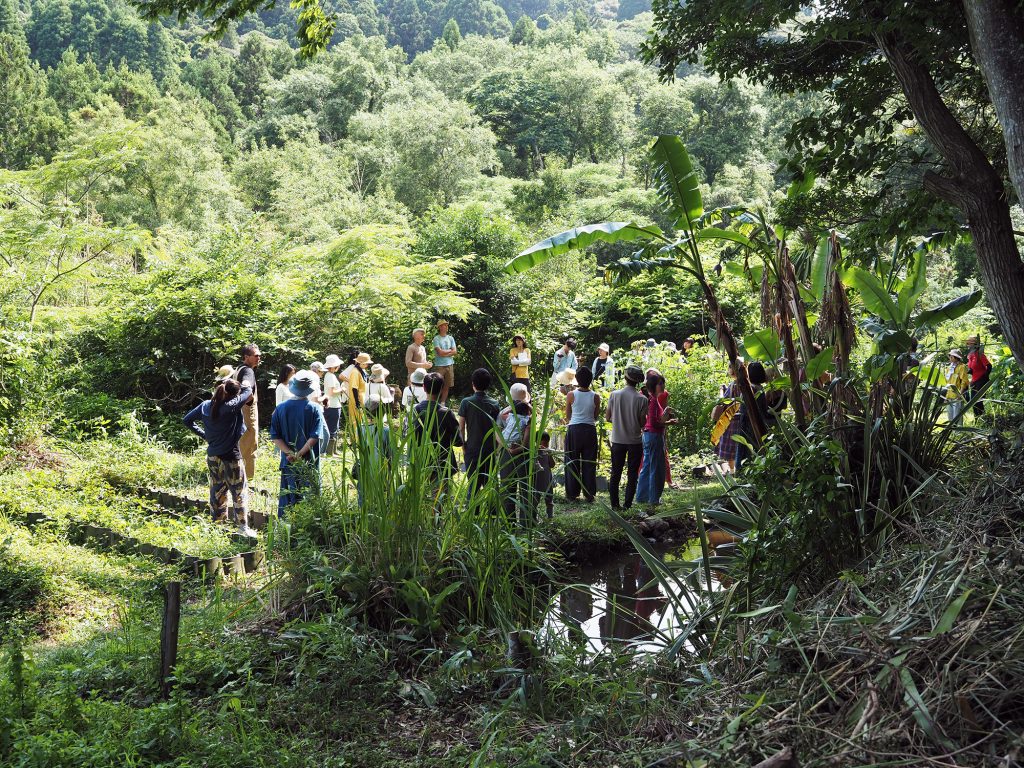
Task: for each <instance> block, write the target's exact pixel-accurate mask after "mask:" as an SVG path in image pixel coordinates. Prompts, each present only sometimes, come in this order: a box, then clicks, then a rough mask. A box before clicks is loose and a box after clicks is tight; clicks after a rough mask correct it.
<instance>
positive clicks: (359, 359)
mask: <svg viewBox="0 0 1024 768" xmlns="http://www.w3.org/2000/svg"><path fill="white" fill-rule="evenodd" d="M372 362H373V358H372V357H370V353H369V352H360V353H359V354H358V355H356V364H357V365H362V366H367V365H369V364H370V363H372Z"/></svg>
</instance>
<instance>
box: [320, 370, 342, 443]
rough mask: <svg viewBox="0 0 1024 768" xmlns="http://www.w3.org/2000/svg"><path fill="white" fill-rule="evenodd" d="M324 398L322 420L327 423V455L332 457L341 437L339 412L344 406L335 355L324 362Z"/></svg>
mask: <svg viewBox="0 0 1024 768" xmlns="http://www.w3.org/2000/svg"><path fill="white" fill-rule="evenodd" d="M324 368H326V369H327V372H326V373H325V374H324V397H325V398H326V399H327V405H326V406H325V407H324V419H325V420H326V422H327V431H328V433H329V435H328V438H327V455H328V456H334V455H335V454H336V453H337V452H338V439H339V438H340V437H341V434H340V433H341V411H342V408H343V406H344V403H343V402H342V396H343V395H344V394H345V388H344V387H342V386H341V380H340V379H339V378H338V371H339V370H341V358H340V357H338V356H337V355H328V356H327V359H326V360H324Z"/></svg>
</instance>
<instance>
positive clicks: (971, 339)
mask: <svg viewBox="0 0 1024 768" xmlns="http://www.w3.org/2000/svg"><path fill="white" fill-rule="evenodd" d="M980 343H981V339H979V338H978V337H977V336H968V337H967V346H969V347H975V346H977V345H978V344H980Z"/></svg>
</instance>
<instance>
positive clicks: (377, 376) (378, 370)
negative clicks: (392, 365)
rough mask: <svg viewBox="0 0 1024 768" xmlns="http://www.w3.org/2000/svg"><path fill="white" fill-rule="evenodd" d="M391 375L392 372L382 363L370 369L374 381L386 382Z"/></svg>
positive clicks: (375, 364)
mask: <svg viewBox="0 0 1024 768" xmlns="http://www.w3.org/2000/svg"><path fill="white" fill-rule="evenodd" d="M390 373H391V371H389V370H388V369H387V368H385V367H384V366H383V365H381V364H380V363H374V364H373V367H372V368H371V369H370V378H371V379H373V380H374V381H384V379H386V378H387V377H388V374H390Z"/></svg>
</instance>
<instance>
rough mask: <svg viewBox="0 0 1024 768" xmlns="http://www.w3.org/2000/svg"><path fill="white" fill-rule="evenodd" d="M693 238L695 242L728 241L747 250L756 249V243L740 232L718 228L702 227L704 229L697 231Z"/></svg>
mask: <svg viewBox="0 0 1024 768" xmlns="http://www.w3.org/2000/svg"><path fill="white" fill-rule="evenodd" d="M693 237H694V239H695V240H699V241H702V240H707V241H711V242H714V241H718V240H729V241H731V242H733V243H738V244H740V245H742V246H745V247H747V248H756V247H758V244H757V243H754V242H753V241H752V240H751V239H750V238H749V237H747V236H746V235H744V234H743V233H742V232H735V231H733V230H731V229H722V228H720V227H704V229H701V230H698V231H697V232H696V233H695V234H694V236H693Z"/></svg>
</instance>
